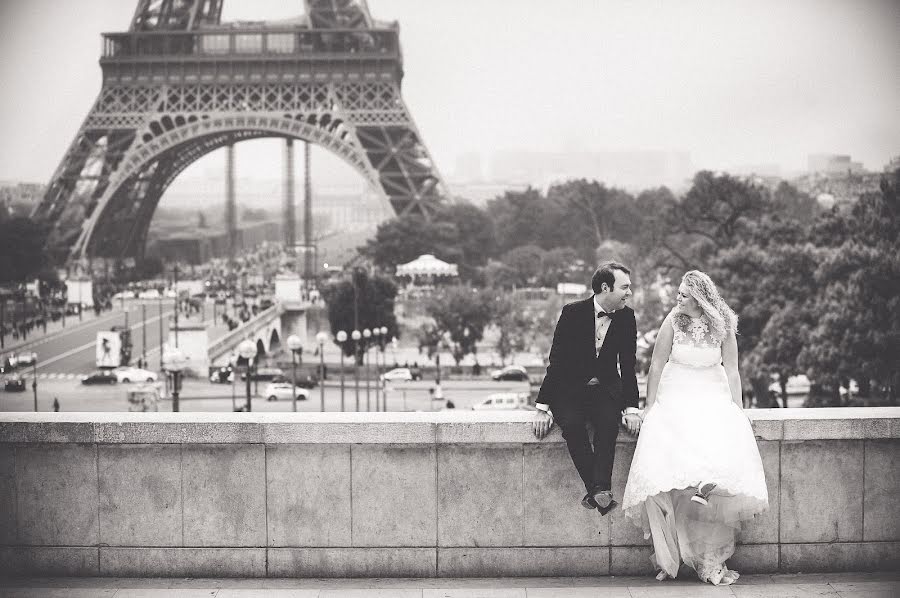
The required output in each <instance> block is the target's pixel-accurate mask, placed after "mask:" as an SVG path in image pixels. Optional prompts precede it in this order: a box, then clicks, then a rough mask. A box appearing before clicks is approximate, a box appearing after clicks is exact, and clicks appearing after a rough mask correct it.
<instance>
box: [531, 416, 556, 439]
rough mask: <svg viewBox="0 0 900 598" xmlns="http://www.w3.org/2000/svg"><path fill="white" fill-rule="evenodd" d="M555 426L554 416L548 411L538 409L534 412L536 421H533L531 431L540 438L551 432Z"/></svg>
mask: <svg viewBox="0 0 900 598" xmlns="http://www.w3.org/2000/svg"><path fill="white" fill-rule="evenodd" d="M552 427H553V418H552V417H551V416H550V414H549V413H547V412H546V411H541V410H540V409H538V410H537V411H536V412H535V414H534V421H532V422H531V431H532V432H534V435H535V436H537V438H538V440H540V439H541V438H543V437H544V436H546V435H547V434H549V433H550V428H552Z"/></svg>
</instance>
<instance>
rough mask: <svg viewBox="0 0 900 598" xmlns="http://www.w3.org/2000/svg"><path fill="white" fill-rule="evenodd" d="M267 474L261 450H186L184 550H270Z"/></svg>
mask: <svg viewBox="0 0 900 598" xmlns="http://www.w3.org/2000/svg"><path fill="white" fill-rule="evenodd" d="M265 471H266V464H265V448H264V447H263V445H261V444H245V445H234V444H221V445H215V444H213V445H205V444H197V445H184V446H183V453H182V484H183V486H182V487H183V489H182V492H183V501H184V507H183V509H184V544H185V545H186V546H198V547H199V546H229V547H239V546H265V543H266V502H265V501H266V498H265V494H266V488H265V483H266V474H265Z"/></svg>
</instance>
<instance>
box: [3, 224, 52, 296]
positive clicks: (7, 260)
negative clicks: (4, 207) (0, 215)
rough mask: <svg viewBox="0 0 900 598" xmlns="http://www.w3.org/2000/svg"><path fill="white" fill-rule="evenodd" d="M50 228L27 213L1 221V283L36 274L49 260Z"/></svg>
mask: <svg viewBox="0 0 900 598" xmlns="http://www.w3.org/2000/svg"><path fill="white" fill-rule="evenodd" d="M46 238H47V229H46V228H45V227H44V226H42V225H41V224H38V223H37V222H35V221H33V220H31V219H30V218H26V217H24V216H16V217H13V218H9V219H5V220H3V221H2V222H0V283H10V282H23V281H25V280H26V279H31V278H34V277H35V276H37V275H38V273H39V272H40V271H41V270H42V269H43V268H44V267H45V266H47V265H48V264H49V257H48V255H47V252H46V251H45V250H44V242H45V240H46Z"/></svg>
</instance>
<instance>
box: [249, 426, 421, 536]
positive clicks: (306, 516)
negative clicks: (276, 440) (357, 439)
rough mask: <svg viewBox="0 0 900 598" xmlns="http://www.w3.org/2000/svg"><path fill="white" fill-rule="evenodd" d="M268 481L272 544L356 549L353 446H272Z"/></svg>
mask: <svg viewBox="0 0 900 598" xmlns="http://www.w3.org/2000/svg"><path fill="white" fill-rule="evenodd" d="M432 475H433V474H432ZM266 477H267V480H266V486H267V491H266V495H267V505H266V509H267V513H268V515H267V520H268V530H269V533H268V538H269V540H268V541H269V546H349V545H350V543H351V526H350V523H351V520H350V515H351V512H350V446H349V445H346V444H280V445H269V446H267V447H266Z"/></svg>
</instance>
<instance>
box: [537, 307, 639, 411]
mask: <svg viewBox="0 0 900 598" xmlns="http://www.w3.org/2000/svg"><path fill="white" fill-rule="evenodd" d="M594 319H595V315H594V298H593V297H589V298H587V299H585V300H583V301H576V302H575V303H570V304H568V305H566V306H565V307H563V310H562V314H560V316H559V321H558V322H557V324H556V332H554V333H553V345H552V346H551V348H550V359H549V361H550V364H549V365H548V366H547V375H546V376H545V377H544V382H543V384H541V390H540V392H539V393H538V398H537V402H538V403H544V404H546V405H549V406H550V409H551V410H554V409H558V408H563V409H564V408H565V407H566V406H567V405H569V404H572V402H573V401H576V400H580V399H581V397H583V396H584V393H585V391H586V389H587V383H588V381H589V380H590V379H591V378H594V377H597V378H598V379H599V380H600V385H601V388H602V389H603V390H607V391H608V392H609V394H610V396H611V398H612V400H614V401H616V402H617V403H618V404H619V406H620V409H624V408H625V407H637V405H638V389H637V376H636V374H635V371H634V367H635V353H636V351H637V323H636V322H635V318H634V310H632V309H631V308H630V307H628V306H625V307H623V308H622V309H620V310H618V311H616V312H615V313H614V314H613V316H612V319H611V321H610V324H609V329H608V330H607V332H606V338H605V340H604V342H603V351H602V355H601V359H600V360H599V361H600V362H599V363H598V359H597V358H596V353H595V346H594V336H595V330H596V329H595V325H594V324H595V323H594ZM616 362H618V364H617V363H616ZM616 365H618V368H616Z"/></svg>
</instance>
